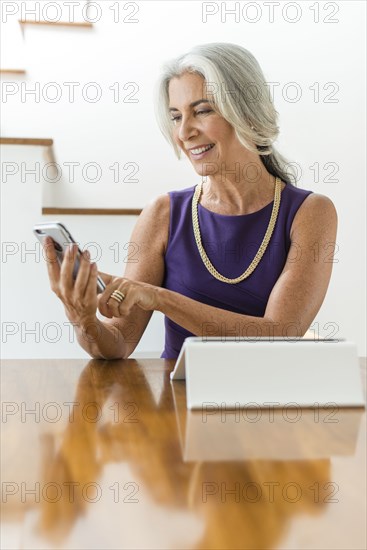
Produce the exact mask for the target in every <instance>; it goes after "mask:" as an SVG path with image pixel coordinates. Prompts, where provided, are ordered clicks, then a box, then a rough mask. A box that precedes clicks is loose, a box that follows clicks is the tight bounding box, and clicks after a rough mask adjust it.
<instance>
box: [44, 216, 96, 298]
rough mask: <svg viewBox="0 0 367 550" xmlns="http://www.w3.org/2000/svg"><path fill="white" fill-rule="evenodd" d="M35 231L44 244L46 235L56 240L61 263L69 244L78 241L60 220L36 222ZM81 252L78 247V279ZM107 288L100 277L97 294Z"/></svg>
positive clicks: (75, 270)
mask: <svg viewBox="0 0 367 550" xmlns="http://www.w3.org/2000/svg"><path fill="white" fill-rule="evenodd" d="M33 233H34V234H35V236H36V237H37V239H38V240H39V241H40V242H41V243H42V244H43V241H44V239H45V238H46V237H51V238H52V240H53V242H54V246H55V250H56V254H57V259H58V262H59V264H60V265H61V262H62V259H63V257H64V254H65V251H66V249H67V248H68V246H69V245H70V244H71V243H75V242H76V241H75V240H74V239H73V237H72V236H71V233H70V231H68V229H66V227H65V225H63V224H62V223H60V222H47V223H39V224H36V225H35V226H34V227H33ZM80 254H82V251H81V250H80V248H79V247H78V253H77V257H76V260H75V264H74V270H73V278H74V280H75V279H76V276H77V273H78V270H79V262H80V260H79V258H80ZM105 288H106V285H105V284H104V282H103V280H102V279H101V277H98V278H97V294H100V293H101V292H103V291H104V289H105Z"/></svg>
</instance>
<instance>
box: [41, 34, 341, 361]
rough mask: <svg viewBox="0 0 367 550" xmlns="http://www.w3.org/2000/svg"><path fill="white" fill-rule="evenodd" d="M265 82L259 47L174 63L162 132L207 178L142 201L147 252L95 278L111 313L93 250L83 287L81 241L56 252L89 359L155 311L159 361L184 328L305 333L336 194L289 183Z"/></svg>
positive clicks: (168, 72)
mask: <svg viewBox="0 0 367 550" xmlns="http://www.w3.org/2000/svg"><path fill="white" fill-rule="evenodd" d="M265 82H266V81H265V77H264V75H263V73H262V71H261V68H260V67H259V65H258V63H257V61H256V59H255V58H254V57H253V55H252V54H251V53H250V52H248V51H247V50H245V49H244V48H242V47H240V46H237V45H234V44H224V43H213V44H205V45H201V46H197V47H195V48H193V49H192V50H191V51H190V52H189V53H188V54H186V55H183V56H181V57H179V58H178V59H175V60H173V61H172V62H171V63H169V64H168V65H167V66H166V68H165V70H164V72H163V74H162V76H161V78H160V81H159V83H158V86H157V90H158V94H157V96H158V97H157V116H158V122H159V125H160V128H161V130H162V132H163V133H164V135H165V137H166V138H167V139H168V140H169V141H170V143H171V144H172V145H173V147H174V150H175V152H176V154H177V156H178V157H179V156H180V152H181V151H183V152H184V154H185V155H186V156H187V158H188V159H189V160H190V162H191V164H192V166H193V168H194V170H195V171H196V173H197V174H198V175H200V176H202V177H206V179H205V180H204V181H203V183H199V184H197V185H195V186H192V187H188V188H186V189H183V190H180V191H173V192H170V193H168V194H165V195H162V196H159V197H158V198H157V199H156V200H154V201H153V202H152V203H150V204H148V206H146V208H145V209H144V210H143V212H142V214H141V216H140V217H139V219H138V221H137V224H136V226H135V229H134V231H133V234H132V236H131V239H130V240H131V242H134V243H135V245H136V248H138V254H139V261H138V262H136V263H131V264H127V268H126V271H125V274H124V277H123V278H121V277H113V276H111V275H107V274H103V273H102V274H101V276H102V277H103V279H104V280H105V282H106V284H107V288H106V290H105V291H104V293H103V294H102V295H101V296H100V297H99V299H98V308H99V310H100V312H101V313H102V314H103V315H104V316H105V317H107V319H106V320H104V321H103V322H102V321H101V320H99V319H98V318H97V316H96V309H97V295H96V277H97V268H96V266H94V265H90V262H89V259H88V257H87V256H85V258H84V261H83V262H82V267H81V269H80V272H79V275H78V277H77V280H76V283H75V285H74V284H73V282H72V271H73V269H72V267H73V262H74V257H73V251H71V252H69V254H68V255H67V256H66V259H65V261H64V263H63V266H62V268H61V270H60V269H59V267H58V265H57V263H56V262H55V261H49V262H48V269H49V276H50V280H51V285H52V288H53V290H54V291H55V292H56V294H57V295H58V297H59V298H60V299H61V300H62V301H63V303H64V305H65V309H66V314H67V316H68V318H69V320H70V321H71V322H73V323H74V326H75V327H76V331H77V336H78V341H79V343H80V344H81V346H82V347H83V348H84V349H85V350H86V351H87V352H88V353H89V354H90V355H92V356H93V357H98V358H101V357H102V358H107V359H110V358H119V357H128V356H129V355H130V354H131V353H132V352H133V350H134V349H135V347H136V345H137V344H138V342H139V340H140V338H141V336H142V334H143V332H144V330H145V328H146V326H147V324H148V322H149V319H150V317H151V314H152V312H153V311H154V310H158V311H161V312H163V313H164V314H165V328H166V342H165V349H164V351H163V354H162V357H165V358H176V357H177V355H178V353H179V351H180V348H181V346H182V343H183V341H184V339H185V338H186V337H187V336H189V335H199V336H201V335H232V336H233V335H242V336H255V335H257V336H271V335H275V336H296V337H297V336H298V337H301V336H303V335H304V334H305V332H306V330H307V329H308V327H309V326H310V324H311V322H312V320H313V319H314V318H315V316H316V314H317V312H318V311H319V309H320V307H321V304H322V302H323V300H324V297H325V294H326V291H327V288H328V284H329V280H330V277H331V271H332V259H331V257H332V250H333V245H334V243H335V239H336V229H337V214H336V211H335V207H334V205H333V203H332V201H331V200H330V199H329V198H328V197H326V196H324V195H319V194H315V193H313V192H311V191H307V190H304V189H299V188H297V187H295V186H294V185H293V184H292V183H291V179H290V175H289V174H288V173H287V171H286V164H285V159H284V158H283V157H282V156H281V155H280V154H279V153H278V152H277V151H276V149H275V148H274V146H273V142H274V141H275V139H276V138H277V136H278V133H279V129H278V126H277V111H276V110H275V108H274V105H273V103H272V101H271V99H270V97H269V92H268V88H267V86H266V83H265ZM46 244H47V245H48V246H50V248H51V250H50V252H49V258H50V260H54V259H55V258H56V257H55V255H54V251H53V248H52V243H50V242H48V243H46ZM74 252H75V251H74Z"/></svg>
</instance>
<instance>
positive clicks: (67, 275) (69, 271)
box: [60, 244, 78, 292]
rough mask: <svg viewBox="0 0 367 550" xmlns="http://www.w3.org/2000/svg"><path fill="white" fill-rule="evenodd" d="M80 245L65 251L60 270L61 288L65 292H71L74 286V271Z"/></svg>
mask: <svg viewBox="0 0 367 550" xmlns="http://www.w3.org/2000/svg"><path fill="white" fill-rule="evenodd" d="M77 254H78V245H76V244H70V245H69V246H68V247H67V248H66V251H65V254H64V258H63V260H62V263H61V268H60V288H61V290H62V291H63V292H70V291H71V289H72V288H73V286H74V279H73V271H74V264H75V261H76V257H77Z"/></svg>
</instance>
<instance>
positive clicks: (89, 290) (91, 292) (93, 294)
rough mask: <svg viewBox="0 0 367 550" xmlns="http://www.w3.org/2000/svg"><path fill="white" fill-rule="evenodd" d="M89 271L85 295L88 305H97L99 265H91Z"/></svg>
mask: <svg viewBox="0 0 367 550" xmlns="http://www.w3.org/2000/svg"><path fill="white" fill-rule="evenodd" d="M88 271H89V273H88V282H87V286H86V289H85V294H84V298H85V302H86V303H87V304H93V303H95V304H97V301H96V298H97V277H98V269H97V264H96V263H92V264H89V269H88ZM96 307H97V306H96ZM94 313H95V312H94Z"/></svg>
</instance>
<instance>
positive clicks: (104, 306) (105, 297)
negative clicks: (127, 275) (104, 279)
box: [98, 279, 127, 318]
mask: <svg viewBox="0 0 367 550" xmlns="http://www.w3.org/2000/svg"><path fill="white" fill-rule="evenodd" d="M114 290H119V291H120V292H122V293H123V294H124V295H126V293H127V287H126V285H125V286H121V279H118V280H116V281H114V283H112V284H111V285H108V287H106V290H105V291H104V292H103V293H102V294H101V296H100V298H99V302H98V309H99V311H100V312H101V313H102V315H104V316H105V317H109V318H112V317H121V312H120V309H119V307H120V305H121V303H122V302H119V301H118V300H116V299H115V298H113V297H112V296H111V295H112V293H113V291H114Z"/></svg>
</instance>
